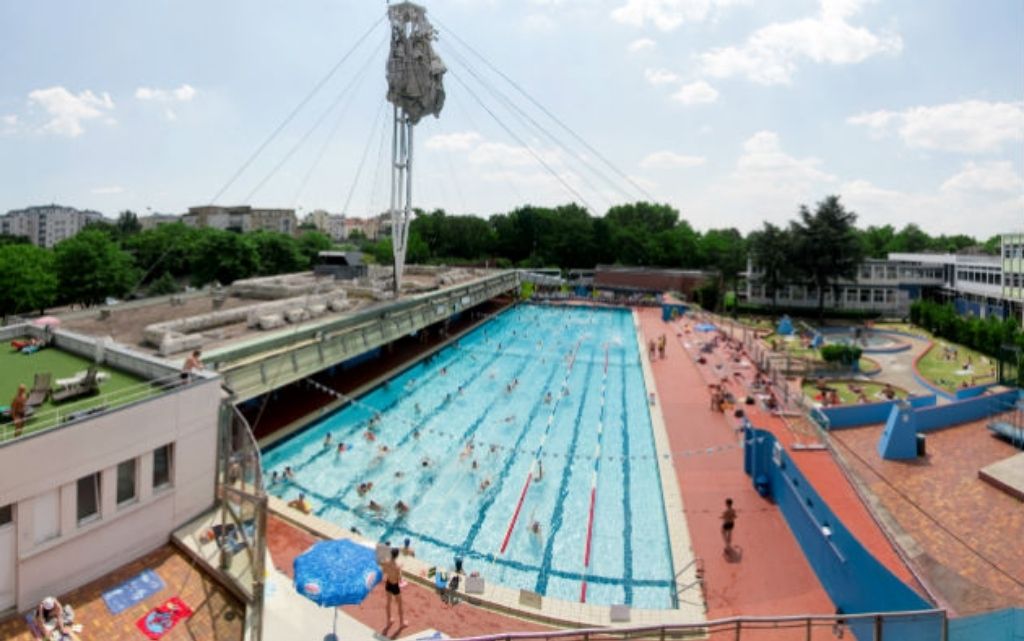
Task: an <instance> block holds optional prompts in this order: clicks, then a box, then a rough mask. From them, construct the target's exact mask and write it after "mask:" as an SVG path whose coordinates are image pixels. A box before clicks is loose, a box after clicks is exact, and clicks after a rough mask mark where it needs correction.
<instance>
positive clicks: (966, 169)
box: [941, 160, 1024, 194]
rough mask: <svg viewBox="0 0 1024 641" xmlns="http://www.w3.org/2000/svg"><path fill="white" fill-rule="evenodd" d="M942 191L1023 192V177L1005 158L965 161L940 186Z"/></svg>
mask: <svg viewBox="0 0 1024 641" xmlns="http://www.w3.org/2000/svg"><path fill="white" fill-rule="evenodd" d="M941 189H942V191H944V192H995V193H998V192H1006V193H1017V194H1020V193H1021V192H1024V179H1022V178H1021V176H1020V174H1018V173H1017V171H1016V170H1015V169H1014V168H1013V163H1011V162H1009V161H1007V160H998V161H993V162H983V163H975V162H967V163H965V164H964V166H963V169H961V171H960V172H959V173H957V174H954V175H953V176H950V177H949V179H948V180H946V182H944V183H942V187H941Z"/></svg>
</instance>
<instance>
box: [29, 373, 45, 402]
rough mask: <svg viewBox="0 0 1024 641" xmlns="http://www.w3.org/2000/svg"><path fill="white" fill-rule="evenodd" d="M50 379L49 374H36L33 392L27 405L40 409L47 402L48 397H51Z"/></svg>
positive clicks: (30, 393)
mask: <svg viewBox="0 0 1024 641" xmlns="http://www.w3.org/2000/svg"><path fill="white" fill-rule="evenodd" d="M50 378H51V375H50V373H49V372H46V373H44V374H36V378H35V382H33V383H32V391H30V392H29V393H28V401H27V404H28V406H29V407H38V406H40V405H42V404H43V403H45V402H46V397H47V396H49V395H50Z"/></svg>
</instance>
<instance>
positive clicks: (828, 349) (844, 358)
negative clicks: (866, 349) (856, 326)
mask: <svg viewBox="0 0 1024 641" xmlns="http://www.w3.org/2000/svg"><path fill="white" fill-rule="evenodd" d="M862 353H863V350H861V348H859V347H857V346H856V345H825V346H824V347H822V348H821V358H822V360H824V361H825V362H826V363H842V364H843V365H853V364H854V363H856V362H858V361H860V355H861V354H862Z"/></svg>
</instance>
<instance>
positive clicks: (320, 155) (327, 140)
mask: <svg viewBox="0 0 1024 641" xmlns="http://www.w3.org/2000/svg"><path fill="white" fill-rule="evenodd" d="M367 68H368V67H367ZM363 79H365V75H364V76H363ZM360 86H362V80H360ZM355 95H356V92H352V93H351V94H350V96H349V100H348V101H347V102H346V103H345V104H344V105H343V106H342V108H341V111H339V112H338V117H337V119H336V120H335V122H334V126H332V127H331V131H330V133H328V134H327V136H326V137H324V140H323V143H322V144H321V145H320V149H319V150H318V151H317V154H316V158H315V159H314V161H313V164H312V165H310V167H309V170H308V171H307V172H306V175H305V176H303V178H302V182H301V183H300V184H299V188H298V190H297V191H296V192H295V198H293V199H292V205H293V206H295V205H297V204H298V202H299V198H301V197H302V194H303V193H304V192H305V191H306V185H308V184H309V180H310V179H311V178H312V177H313V174H314V172H316V170H317V168H318V167H319V166H320V163H321V162H322V161H323V159H324V156H325V155H326V153H327V148H328V147H330V146H331V143H332V142H334V140H335V136H337V135H338V131H339V130H340V129H341V125H342V123H344V122H345V116H346V115H347V114H348V109H349V107H351V106H352V103H353V102H354V97H355Z"/></svg>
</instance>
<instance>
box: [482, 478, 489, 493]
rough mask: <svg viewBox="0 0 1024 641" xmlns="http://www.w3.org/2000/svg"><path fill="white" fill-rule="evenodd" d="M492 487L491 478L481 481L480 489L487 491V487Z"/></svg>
mask: <svg viewBox="0 0 1024 641" xmlns="http://www.w3.org/2000/svg"><path fill="white" fill-rule="evenodd" d="M489 487H491V479H489V478H486V479H484V480H483V481H481V482H480V491H481V492H486V491H487V488H489Z"/></svg>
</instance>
